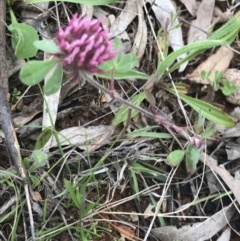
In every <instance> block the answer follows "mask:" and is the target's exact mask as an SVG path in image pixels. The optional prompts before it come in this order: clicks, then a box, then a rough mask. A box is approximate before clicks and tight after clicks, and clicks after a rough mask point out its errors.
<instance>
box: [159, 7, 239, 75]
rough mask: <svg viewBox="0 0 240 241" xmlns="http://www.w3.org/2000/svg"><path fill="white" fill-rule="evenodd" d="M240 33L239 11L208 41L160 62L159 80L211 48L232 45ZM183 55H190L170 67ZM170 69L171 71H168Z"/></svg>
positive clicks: (189, 45) (181, 50)
mask: <svg viewBox="0 0 240 241" xmlns="http://www.w3.org/2000/svg"><path fill="white" fill-rule="evenodd" d="M239 31H240V11H238V12H237V13H236V14H235V15H234V16H233V17H231V18H230V20H229V21H228V22H227V23H225V24H224V25H223V26H222V27H220V28H219V29H218V30H216V31H214V32H213V33H212V34H211V36H210V37H209V39H208V40H204V41H199V42H196V43H191V44H188V45H186V46H184V47H183V48H181V49H179V50H177V51H175V52H173V53H171V54H169V55H168V56H167V58H166V59H165V60H164V61H162V62H160V61H159V63H158V67H157V77H158V79H160V77H162V76H166V75H168V74H169V73H171V72H173V71H174V70H176V69H178V68H179V66H180V65H181V64H182V63H184V62H186V61H187V60H190V59H192V58H194V57H195V56H197V55H199V54H201V53H202V52H204V51H205V50H207V49H209V48H212V47H214V46H220V45H224V44H226V43H227V44H230V43H231V42H232V41H233V40H234V39H235V38H236V36H237V35H238V33H239ZM183 53H187V54H188V55H187V57H186V58H184V59H183V60H182V61H180V62H178V63H176V64H174V65H173V66H172V67H170V66H171V65H172V64H173V63H174V61H175V60H176V59H177V57H178V56H180V55H181V54H183ZM168 68H169V70H168V71H167V69H168Z"/></svg>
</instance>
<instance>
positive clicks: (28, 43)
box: [8, 23, 38, 59]
mask: <svg viewBox="0 0 240 241" xmlns="http://www.w3.org/2000/svg"><path fill="white" fill-rule="evenodd" d="M8 30H9V31H10V32H11V33H12V36H11V41H12V47H13V49H14V50H15V55H16V56H17V57H18V58H22V59H24V58H31V57H33V56H35V55H36V53H37V51H38V49H37V48H36V47H35V46H34V45H33V42H34V41H36V40H38V34H37V32H36V30H35V29H34V28H33V27H32V26H30V25H28V24H25V23H12V24H10V25H9V26H8Z"/></svg>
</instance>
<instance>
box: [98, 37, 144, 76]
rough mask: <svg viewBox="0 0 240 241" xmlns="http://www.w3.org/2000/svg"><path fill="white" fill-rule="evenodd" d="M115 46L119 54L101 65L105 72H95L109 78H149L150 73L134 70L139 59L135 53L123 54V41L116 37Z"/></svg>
mask: <svg viewBox="0 0 240 241" xmlns="http://www.w3.org/2000/svg"><path fill="white" fill-rule="evenodd" d="M113 48H114V49H115V50H116V51H117V54H116V56H115V58H114V59H113V60H108V61H105V62H104V63H103V64H101V65H100V66H99V68H100V69H102V70H104V73H103V74H97V73H96V74H95V75H96V76H98V77H101V78H108V79H112V78H114V79H127V78H139V79H147V78H148V75H146V74H144V73H142V72H139V71H136V70H133V68H134V67H135V66H136V65H137V63H138V60H137V57H136V55H135V54H131V53H128V54H125V55H123V52H122V49H123V46H122V41H121V40H120V39H118V38H115V39H114V41H113Z"/></svg>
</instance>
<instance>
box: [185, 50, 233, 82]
mask: <svg viewBox="0 0 240 241" xmlns="http://www.w3.org/2000/svg"><path fill="white" fill-rule="evenodd" d="M233 56H234V53H233V51H232V50H231V49H230V48H228V47H225V46H221V47H220V48H219V49H218V50H217V52H216V53H215V54H212V55H211V56H210V57H209V58H208V59H207V60H205V61H204V62H203V63H201V64H200V65H199V66H198V67H197V68H196V69H195V70H194V72H193V73H192V74H187V76H186V77H187V78H188V79H189V80H192V81H194V82H196V83H201V84H206V85H208V84H213V80H214V76H215V72H216V71H223V72H224V71H225V70H226V69H227V68H228V66H229V64H230V62H231V60H232V58H233ZM202 71H205V72H206V73H208V72H210V71H211V73H212V74H211V75H210V76H209V80H210V81H208V80H206V79H202V78H201V72H202Z"/></svg>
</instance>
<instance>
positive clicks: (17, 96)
mask: <svg viewBox="0 0 240 241" xmlns="http://www.w3.org/2000/svg"><path fill="white" fill-rule="evenodd" d="M20 98H21V91H19V90H18V89H17V88H14V89H13V92H12V95H11V103H12V104H16V103H17V102H18V100H19V99H20Z"/></svg>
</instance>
